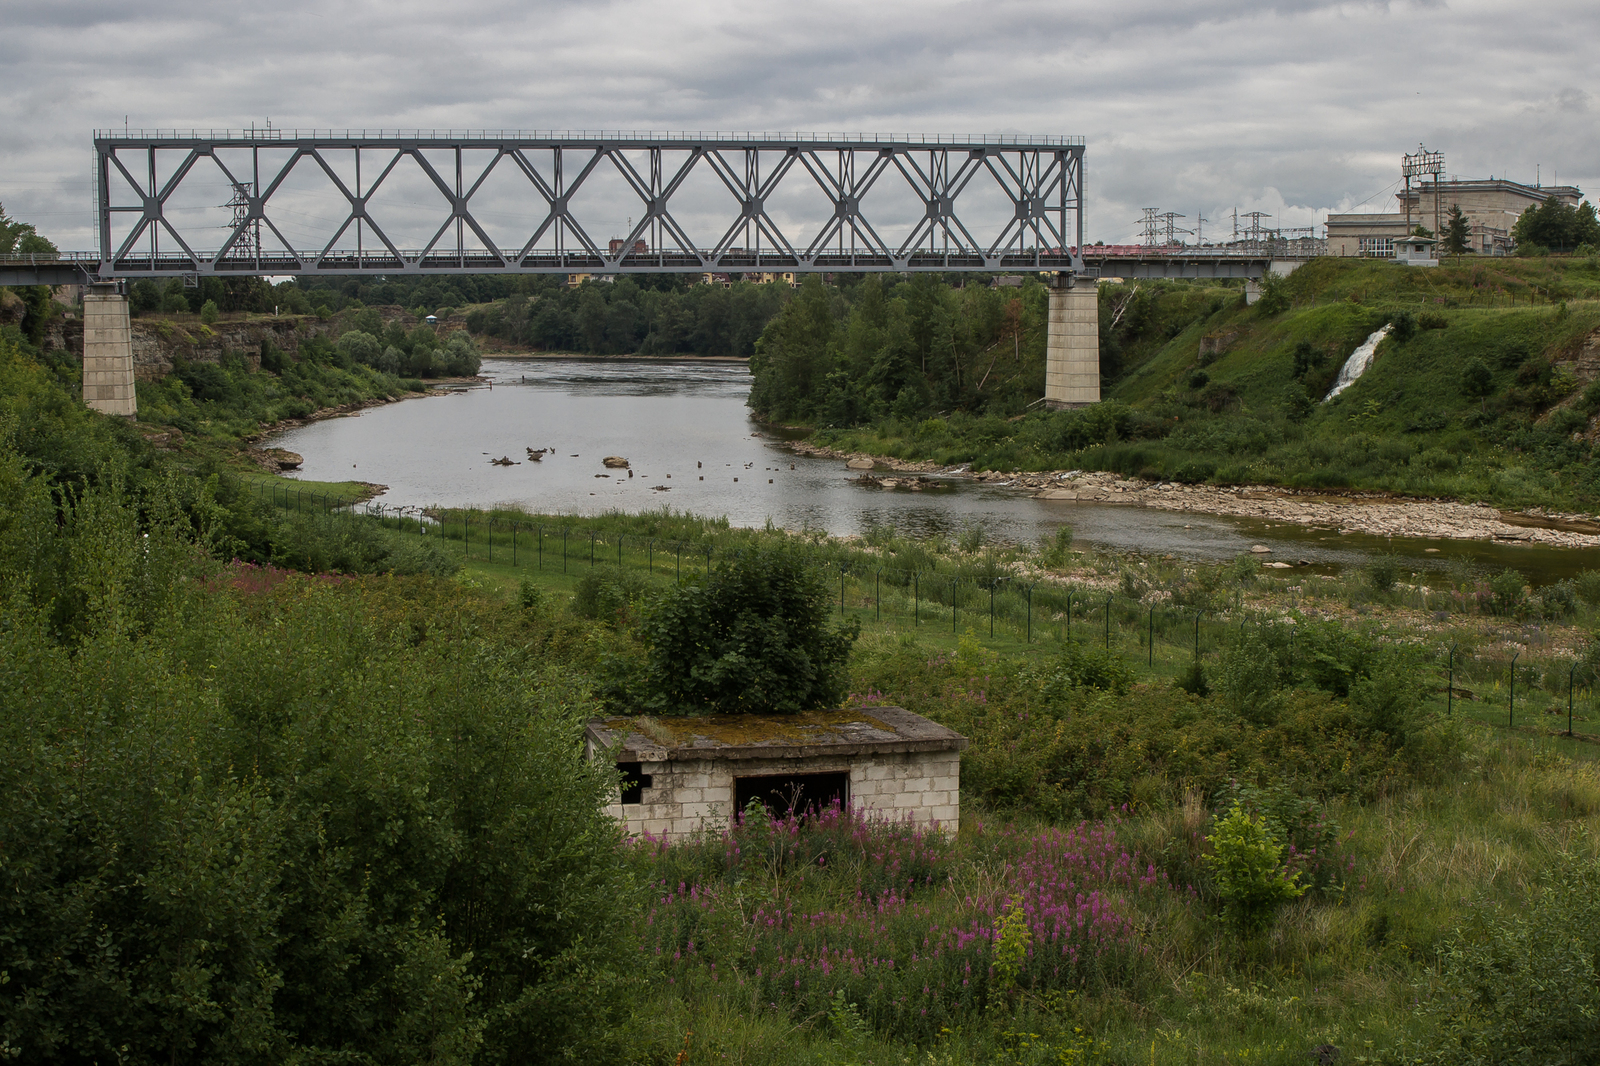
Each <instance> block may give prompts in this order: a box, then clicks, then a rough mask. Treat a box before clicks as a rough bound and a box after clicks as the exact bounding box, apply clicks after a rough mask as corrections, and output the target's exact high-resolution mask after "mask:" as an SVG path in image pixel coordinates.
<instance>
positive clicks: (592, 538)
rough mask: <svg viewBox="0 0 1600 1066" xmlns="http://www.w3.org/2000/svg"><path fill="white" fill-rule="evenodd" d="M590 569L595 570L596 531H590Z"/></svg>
mask: <svg viewBox="0 0 1600 1066" xmlns="http://www.w3.org/2000/svg"><path fill="white" fill-rule="evenodd" d="M589 569H591V570H593V569H594V530H592V529H591V530H589Z"/></svg>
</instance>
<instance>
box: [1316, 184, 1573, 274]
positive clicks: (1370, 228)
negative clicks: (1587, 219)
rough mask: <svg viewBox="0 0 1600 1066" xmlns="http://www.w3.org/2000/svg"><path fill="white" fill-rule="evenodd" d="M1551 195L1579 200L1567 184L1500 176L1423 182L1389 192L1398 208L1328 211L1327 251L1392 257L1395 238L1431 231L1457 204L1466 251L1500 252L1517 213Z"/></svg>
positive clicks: (1570, 201)
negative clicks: (1467, 237) (1467, 231)
mask: <svg viewBox="0 0 1600 1066" xmlns="http://www.w3.org/2000/svg"><path fill="white" fill-rule="evenodd" d="M1552 196H1554V197H1555V198H1556V199H1557V200H1559V201H1561V202H1562V203H1564V204H1567V205H1569V206H1573V207H1576V206H1577V204H1578V202H1579V201H1580V200H1582V199H1583V193H1582V192H1581V191H1579V189H1578V188H1577V187H1576V186H1573V185H1525V184H1523V183H1522V182H1519V181H1508V180H1507V179H1505V178H1488V179H1455V180H1452V181H1441V182H1438V183H1434V182H1431V181H1428V182H1423V183H1421V184H1420V185H1413V186H1412V187H1411V188H1410V189H1409V190H1406V191H1402V192H1400V193H1397V194H1396V195H1395V199H1396V200H1397V201H1398V206H1399V210H1398V211H1393V212H1387V213H1382V214H1340V215H1329V216H1328V254H1329V255H1345V256H1366V257H1373V258H1379V259H1392V258H1394V257H1395V242H1396V241H1398V240H1399V239H1400V238H1402V237H1405V236H1407V235H1408V234H1409V233H1410V232H1411V231H1412V230H1414V229H1415V228H1416V227H1417V226H1425V227H1426V228H1428V229H1429V230H1434V231H1435V233H1436V235H1437V231H1438V228H1439V227H1442V226H1443V224H1444V220H1445V219H1447V218H1448V217H1449V215H1450V209H1451V208H1452V207H1455V206H1459V207H1460V208H1461V213H1462V214H1463V215H1465V216H1466V217H1467V223H1468V225H1469V226H1470V227H1471V230H1472V239H1471V250H1472V252H1473V253H1474V254H1476V255H1505V254H1506V252H1507V250H1508V249H1509V248H1510V244H1511V227H1512V226H1514V225H1516V222H1517V217H1518V216H1519V215H1521V214H1522V212H1524V211H1526V210H1527V209H1528V208H1530V207H1537V206H1538V205H1540V204H1542V203H1544V202H1545V200H1547V199H1549V198H1550V197H1552ZM1408 218H1409V219H1410V224H1409V225H1407V222H1406V220H1407V219H1408ZM1435 219H1437V220H1438V221H1437V223H1436V222H1435Z"/></svg>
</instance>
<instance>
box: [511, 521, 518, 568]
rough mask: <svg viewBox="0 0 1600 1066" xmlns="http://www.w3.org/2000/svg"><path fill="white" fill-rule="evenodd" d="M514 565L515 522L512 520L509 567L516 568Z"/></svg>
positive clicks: (515, 561)
mask: <svg viewBox="0 0 1600 1066" xmlns="http://www.w3.org/2000/svg"><path fill="white" fill-rule="evenodd" d="M516 566H517V524H516V523H515V522H513V523H511V567H512V569H516Z"/></svg>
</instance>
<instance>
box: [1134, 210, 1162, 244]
mask: <svg viewBox="0 0 1600 1066" xmlns="http://www.w3.org/2000/svg"><path fill="white" fill-rule="evenodd" d="M1139 226H1140V230H1139V235H1140V236H1141V237H1142V238H1143V239H1144V246H1145V247H1146V248H1154V247H1155V246H1156V245H1158V244H1160V243H1161V209H1160V208H1159V207H1146V208H1144V217H1143V218H1141V219H1139Z"/></svg>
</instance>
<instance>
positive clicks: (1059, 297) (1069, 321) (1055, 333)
mask: <svg viewBox="0 0 1600 1066" xmlns="http://www.w3.org/2000/svg"><path fill="white" fill-rule="evenodd" d="M1044 402H1045V406H1046V407H1048V408H1050V410H1052V411H1063V410H1068V409H1071V408H1074V407H1087V406H1088V405H1089V404H1092V403H1099V402H1100V294H1099V292H1098V291H1097V289H1096V286H1095V281H1094V279H1093V278H1079V277H1077V276H1076V275H1075V274H1071V273H1061V274H1057V275H1056V276H1055V277H1054V278H1053V279H1051V282H1050V322H1049V327H1048V331H1047V333H1046V336H1045V356H1044Z"/></svg>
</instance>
